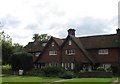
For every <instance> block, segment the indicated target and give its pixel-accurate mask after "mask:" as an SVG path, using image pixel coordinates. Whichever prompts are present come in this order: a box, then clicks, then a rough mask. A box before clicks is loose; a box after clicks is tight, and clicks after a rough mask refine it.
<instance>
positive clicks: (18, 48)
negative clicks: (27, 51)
mask: <svg viewBox="0 0 120 84" xmlns="http://www.w3.org/2000/svg"><path fill="white" fill-rule="evenodd" d="M22 51H24V47H23V46H22V45H20V44H18V43H14V44H13V45H12V52H13V53H16V52H22Z"/></svg>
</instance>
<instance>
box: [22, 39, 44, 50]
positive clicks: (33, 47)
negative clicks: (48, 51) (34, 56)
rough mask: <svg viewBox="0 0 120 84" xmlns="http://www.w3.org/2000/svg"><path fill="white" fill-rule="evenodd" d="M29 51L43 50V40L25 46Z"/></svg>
mask: <svg viewBox="0 0 120 84" xmlns="http://www.w3.org/2000/svg"><path fill="white" fill-rule="evenodd" d="M24 48H25V49H26V50H27V51H28V52H39V51H42V50H43V47H42V45H41V42H39V41H38V42H29V43H28V44H27V45H26V46H25V47H24Z"/></svg>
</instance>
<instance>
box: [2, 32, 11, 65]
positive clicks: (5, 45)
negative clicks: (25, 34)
mask: <svg viewBox="0 0 120 84" xmlns="http://www.w3.org/2000/svg"><path fill="white" fill-rule="evenodd" d="M0 44H1V45H2V64H3V65H4V64H8V59H9V57H10V56H11V55H12V38H10V36H9V35H7V34H6V33H5V32H4V31H2V32H0Z"/></svg>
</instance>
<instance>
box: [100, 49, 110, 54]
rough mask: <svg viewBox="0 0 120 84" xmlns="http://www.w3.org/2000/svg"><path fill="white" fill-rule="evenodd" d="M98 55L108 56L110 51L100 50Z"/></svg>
mask: <svg viewBox="0 0 120 84" xmlns="http://www.w3.org/2000/svg"><path fill="white" fill-rule="evenodd" d="M98 54H101V55H104V54H108V49H100V50H98Z"/></svg>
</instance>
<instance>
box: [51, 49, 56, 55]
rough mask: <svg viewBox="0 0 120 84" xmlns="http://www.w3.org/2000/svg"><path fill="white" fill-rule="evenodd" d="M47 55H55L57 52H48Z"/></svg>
mask: <svg viewBox="0 0 120 84" xmlns="http://www.w3.org/2000/svg"><path fill="white" fill-rule="evenodd" d="M49 55H57V51H56V50H53V51H49Z"/></svg>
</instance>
